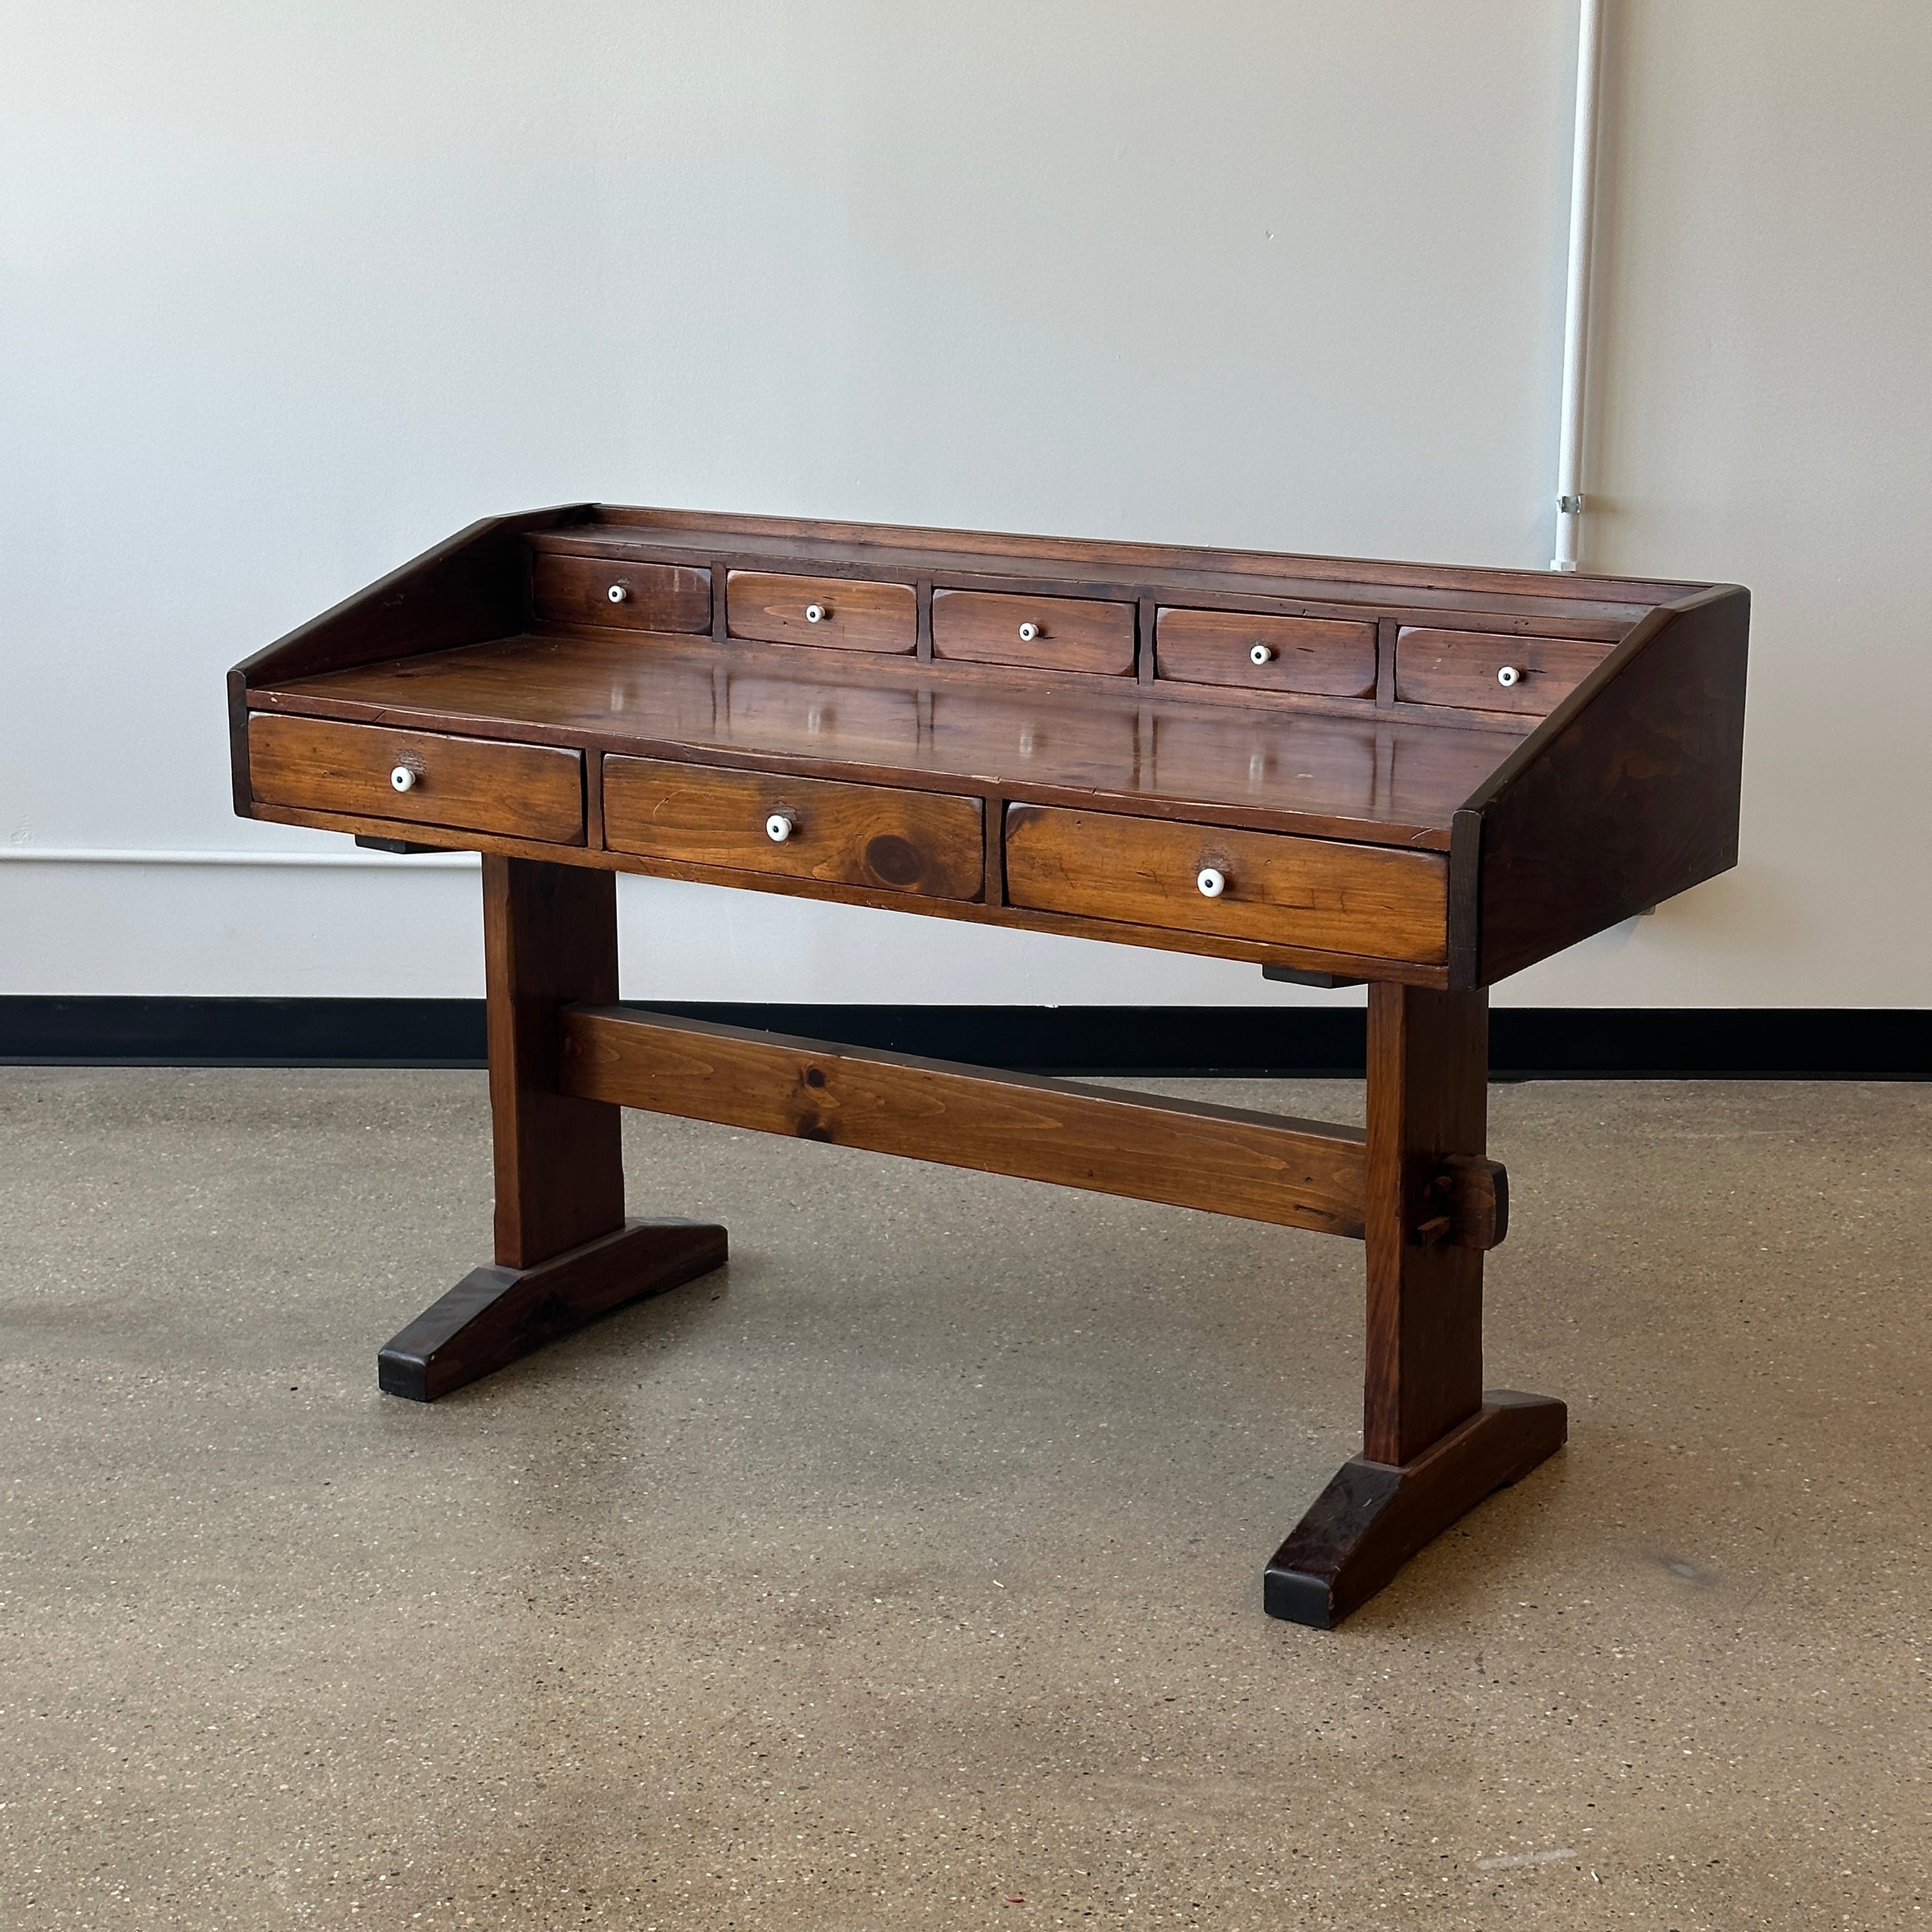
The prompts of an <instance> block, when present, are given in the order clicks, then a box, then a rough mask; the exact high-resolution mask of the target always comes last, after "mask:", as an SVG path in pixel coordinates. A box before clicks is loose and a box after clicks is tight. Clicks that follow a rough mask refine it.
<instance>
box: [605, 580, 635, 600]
mask: <svg viewBox="0 0 1932 1932" xmlns="http://www.w3.org/2000/svg"><path fill="white" fill-rule="evenodd" d="M604 595H605V596H606V597H607V598H610V601H611V602H612V603H613V604H626V603H628V602H629V601H630V597H631V586H629V585H628V583H613V584H612V585H611V586H610V589H608V590H607V591H605V592H604Z"/></svg>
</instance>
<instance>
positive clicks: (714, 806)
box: [604, 756, 986, 899]
mask: <svg viewBox="0 0 1932 1932" xmlns="http://www.w3.org/2000/svg"><path fill="white" fill-rule="evenodd" d="M982 812H983V807H982V805H981V803H980V800H979V799H977V798H955V797H951V796H947V795H946V794H944V793H938V792H926V791H896V790H890V789H889V788H887V787H885V786H883V785H862V784H838V783H836V782H835V781H832V780H830V779H826V778H785V777H782V776H778V775H772V774H771V773H769V772H740V771H725V770H722V769H719V768H718V766H713V765H687V764H678V763H671V762H670V761H668V760H664V759H661V758H630V757H616V756H612V757H607V758H605V760H604V843H605V844H607V846H609V847H610V850H612V851H613V852H634V853H637V854H638V855H639V856H641V857H644V858H650V859H673V860H676V861H678V862H682V863H683V864H685V865H718V866H721V867H724V868H726V869H727V870H730V871H738V872H775V873H780V874H784V876H785V877H788V878H794V879H817V880H823V881H824V882H826V883H830V884H834V885H841V886H862V887H865V888H868V889H871V890H874V891H880V890H883V891H887V892H909V893H912V894H914V895H917V896H919V897H922V898H942V899H977V898H978V897H979V896H980V887H981V885H982V883H983V880H984V879H985V877H986V855H985V850H984V847H983V842H982V841H983V829H982V828H983V824H984V820H983V816H982Z"/></svg>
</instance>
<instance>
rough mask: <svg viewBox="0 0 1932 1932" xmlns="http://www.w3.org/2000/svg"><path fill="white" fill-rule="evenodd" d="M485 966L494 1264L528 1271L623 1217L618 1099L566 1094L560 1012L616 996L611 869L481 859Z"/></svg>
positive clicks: (614, 896) (609, 1230)
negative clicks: (610, 1102)
mask: <svg viewBox="0 0 1932 1932" xmlns="http://www.w3.org/2000/svg"><path fill="white" fill-rule="evenodd" d="M483 971H484V983H485V988H486V991H487V995H488V998H487V1014H486V1019H487V1026H488V1029H489V1041H490V1121H491V1127H492V1130H493V1141H494V1147H495V1154H496V1263H497V1265H498V1266H499V1268H516V1269H519V1270H520V1269H524V1268H533V1267H535V1265H536V1264H537V1263H538V1262H543V1261H547V1260H549V1259H550V1257H551V1256H553V1255H556V1254H561V1253H562V1252H563V1251H564V1250H565V1249H566V1248H575V1247H581V1246H582V1245H583V1244H584V1243H585V1242H586V1241H595V1239H596V1238H598V1236H599V1235H608V1234H610V1233H612V1232H614V1231H615V1230H616V1229H618V1228H619V1227H621V1226H622V1225H623V1220H624V1163H623V1156H622V1149H621V1147H620V1145H619V1139H618V1136H619V1129H620V1127H621V1125H622V1121H621V1117H620V1115H619V1112H618V1110H617V1109H616V1108H615V1107H608V1106H601V1105H600V1104H599V1103H598V1102H596V1101H595V1100H580V1099H577V1098H576V1097H574V1096H572V1095H570V1094H565V1092H564V1091H563V1090H562V1085H561V1084H560V1082H559V1067H558V1064H557V1049H558V1037H559V1036H558V1016H559V1013H561V1012H562V1010H563V1009H564V1007H565V1006H567V1005H568V1004H571V1002H572V1001H587V1002H589V1003H590V1004H601V1003H603V1002H605V1001H611V1000H614V999H616V997H617V882H616V879H615V878H614V877H612V875H611V874H610V873H608V872H598V871H583V870H579V869H578V868H575V867H572V866H568V865H543V864H539V863H535V862H532V861H531V860H529V859H499V858H497V857H496V856H493V855H492V854H490V853H485V854H484V859H483Z"/></svg>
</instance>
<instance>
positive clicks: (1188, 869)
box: [1007, 805, 1448, 965]
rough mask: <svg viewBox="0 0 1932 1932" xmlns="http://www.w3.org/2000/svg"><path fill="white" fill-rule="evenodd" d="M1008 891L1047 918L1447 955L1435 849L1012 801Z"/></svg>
mask: <svg viewBox="0 0 1932 1932" xmlns="http://www.w3.org/2000/svg"><path fill="white" fill-rule="evenodd" d="M1204 868H1205V869H1211V870H1214V871H1219V872H1220V874H1221V875H1222V877H1223V879H1224V880H1226V886H1225V889H1223V892H1221V894H1220V896H1219V897H1218V898H1210V897H1208V896H1207V895H1205V894H1204V893H1203V892H1202V889H1201V887H1200V885H1199V876H1200V874H1201V873H1202V871H1203V870H1204ZM1007 897H1008V898H1010V899H1011V901H1013V904H1016V905H1022V906H1035V907H1040V908H1041V909H1042V910H1046V911H1050V912H1061V913H1089V914H1091V915H1093V916H1096V917H1098V918H1101V919H1115V920H1118V921H1121V922H1123V923H1125V924H1128V925H1134V926H1183V927H1185V928H1187V929H1188V930H1189V931H1190V932H1212V933H1230V934H1235V935H1239V936H1240V937H1241V938H1247V939H1268V940H1274V941H1277V942H1279V943H1280V944H1289V945H1299V946H1307V947H1322V948H1328V949H1331V950H1337V951H1339V950H1341V948H1342V947H1344V946H1350V947H1355V949H1357V950H1359V951H1361V952H1362V953H1366V954H1367V955H1368V956H1370V957H1371V958H1376V959H1412V960H1417V961H1419V962H1424V963H1426V964H1430V965H1433V964H1436V963H1437V962H1440V961H1441V960H1442V959H1443V958H1444V957H1445V954H1446V951H1447V948H1448V937H1447V921H1448V868H1447V867H1446V866H1445V864H1444V863H1443V861H1442V859H1440V858H1439V856H1436V854H1435V853H1425V852H1395V851H1391V850H1388V848H1387V847H1384V846H1374V845H1346V844H1340V843H1339V842H1337V841H1329V840H1325V839H1319V838H1284V837H1283V836H1281V835H1279V834H1277V833H1274V832H1236V831H1230V830H1229V829H1227V828H1226V826H1210V825H1182V824H1176V823H1173V822H1172V821H1171V820H1163V819H1141V818H1129V817H1125V816H1124V815H1121V814H1115V813H1111V812H1096V811H1063V810H1060V809H1058V808H1055V807H1052V806H1046V805H1010V806H1009V807H1008V808H1007Z"/></svg>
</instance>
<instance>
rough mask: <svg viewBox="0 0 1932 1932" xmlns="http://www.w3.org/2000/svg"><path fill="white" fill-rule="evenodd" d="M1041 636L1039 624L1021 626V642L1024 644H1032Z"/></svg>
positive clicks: (1029, 623) (1028, 623) (1031, 623)
mask: <svg viewBox="0 0 1932 1932" xmlns="http://www.w3.org/2000/svg"><path fill="white" fill-rule="evenodd" d="M1039 635H1040V626H1039V625H1037V624H1035V623H1033V622H1027V623H1025V624H1022V625H1021V626H1020V642H1021V643H1023V644H1030V643H1032V642H1033V640H1034V638H1036V637H1038V636H1039Z"/></svg>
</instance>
